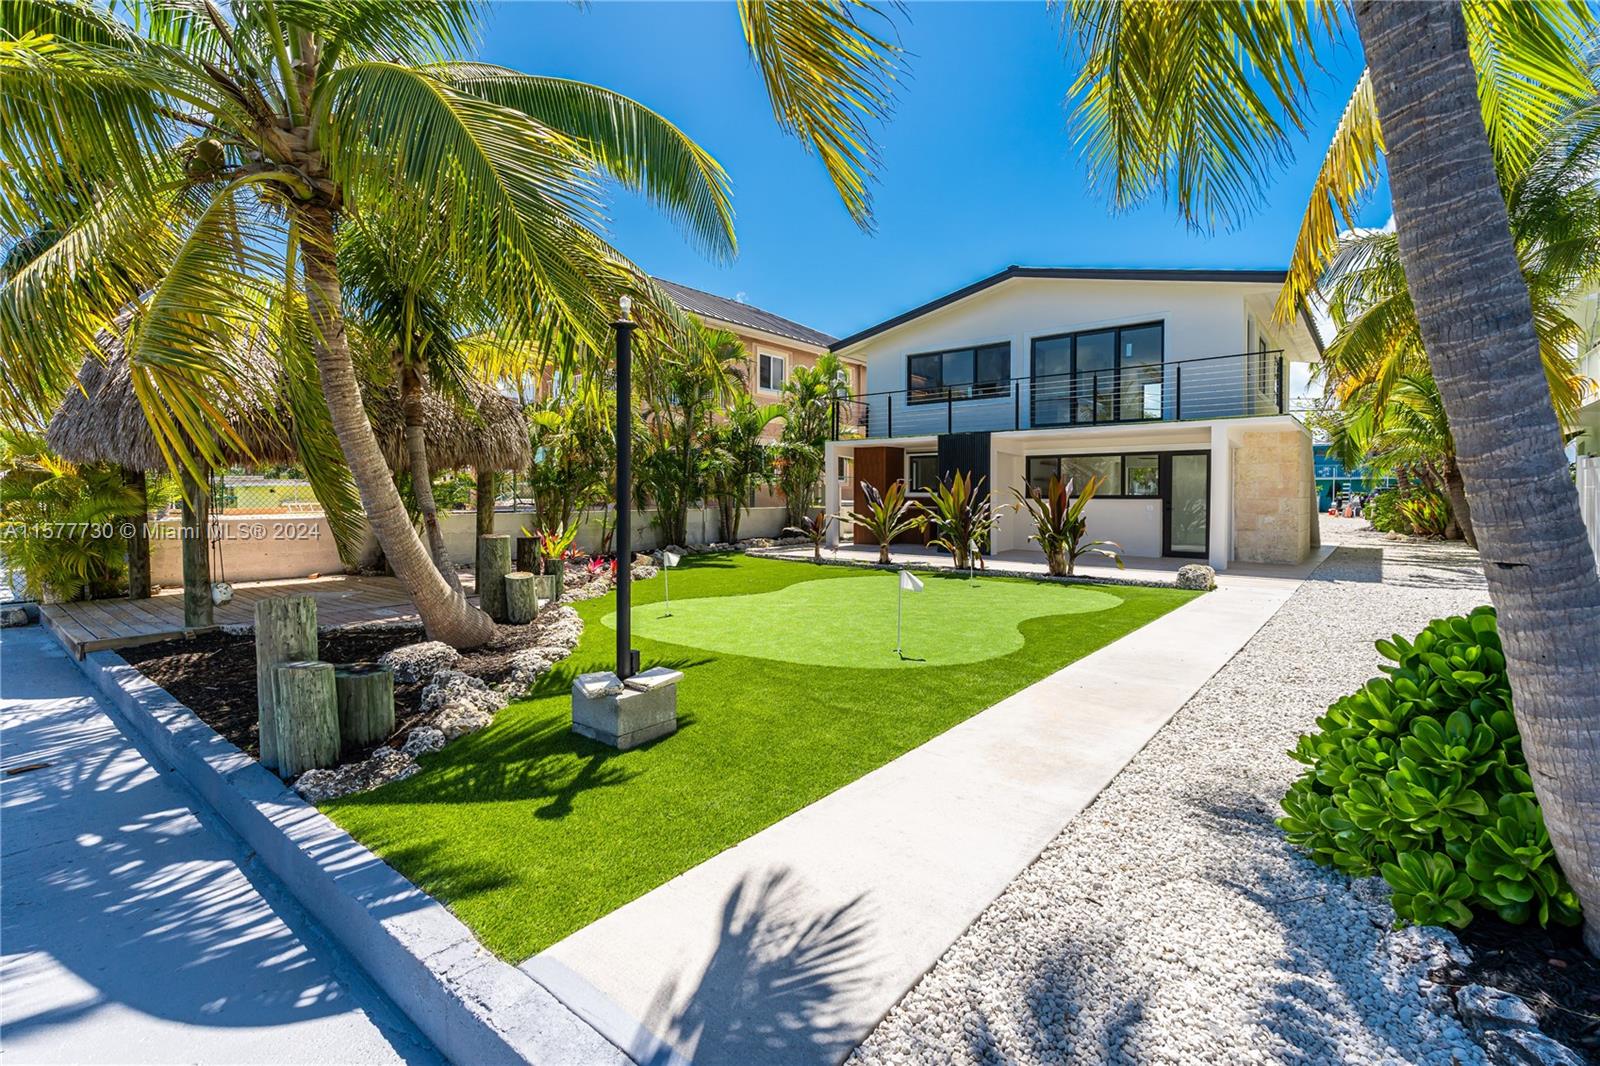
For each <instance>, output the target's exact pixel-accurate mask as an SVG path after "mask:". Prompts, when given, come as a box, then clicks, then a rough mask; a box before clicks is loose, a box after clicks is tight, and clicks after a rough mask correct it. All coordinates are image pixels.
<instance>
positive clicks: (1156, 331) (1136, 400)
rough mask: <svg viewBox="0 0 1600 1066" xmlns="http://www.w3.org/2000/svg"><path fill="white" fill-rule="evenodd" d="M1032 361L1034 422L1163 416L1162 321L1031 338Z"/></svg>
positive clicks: (1049, 423)
mask: <svg viewBox="0 0 1600 1066" xmlns="http://www.w3.org/2000/svg"><path fill="white" fill-rule="evenodd" d="M1032 364H1033V365H1032V373H1033V379H1032V382H1033V386H1032V390H1031V401H1030V404H1031V413H1032V419H1033V424H1034V425H1036V426H1065V425H1071V424H1073V423H1077V422H1089V423H1095V422H1144V421H1155V420H1159V419H1160V418H1162V417H1163V414H1164V403H1165V391H1166V390H1165V388H1164V386H1163V381H1164V378H1165V370H1166V327H1165V325H1164V324H1163V323H1161V322H1139V323H1134V324H1132V325H1127V326H1107V327H1104V328H1101V329H1086V330H1077V331H1075V332H1071V333H1056V334H1052V335H1050V336H1047V337H1035V338H1034V339H1033V345H1032Z"/></svg>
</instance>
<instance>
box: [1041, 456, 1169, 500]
mask: <svg viewBox="0 0 1600 1066" xmlns="http://www.w3.org/2000/svg"><path fill="white" fill-rule="evenodd" d="M1052 477H1060V478H1061V480H1063V481H1067V480H1070V481H1071V482H1072V484H1073V490H1074V492H1073V494H1074V495H1076V494H1077V490H1079V489H1081V488H1083V485H1084V483H1085V482H1086V481H1087V480H1088V479H1089V478H1091V477H1095V478H1099V479H1100V488H1099V489H1098V490H1097V491H1096V492H1095V499H1097V500H1100V499H1106V500H1121V499H1130V500H1148V499H1154V498H1156V497H1158V496H1160V495H1161V453H1160V452H1097V453H1095V454H1093V455H1030V456H1029V457H1028V484H1029V486H1031V487H1032V488H1035V489H1037V490H1038V491H1040V492H1045V491H1047V490H1048V489H1049V487H1050V479H1051V478H1052Z"/></svg>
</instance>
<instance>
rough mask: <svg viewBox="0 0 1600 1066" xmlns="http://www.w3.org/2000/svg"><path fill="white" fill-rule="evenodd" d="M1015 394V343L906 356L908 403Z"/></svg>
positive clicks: (978, 398)
mask: <svg viewBox="0 0 1600 1066" xmlns="http://www.w3.org/2000/svg"><path fill="white" fill-rule="evenodd" d="M1010 391H1011V344H1010V342H1009V341H1008V342H1006V343H1004V344H980V345H976V346H974V347H970V348H950V349H947V350H945V351H942V352H918V353H916V354H914V355H908V356H906V402H907V403H943V402H945V401H946V400H981V399H985V398H988V397H993V396H1004V395H1006V394H1007V393H1008V392H1010Z"/></svg>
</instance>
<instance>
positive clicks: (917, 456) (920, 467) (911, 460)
mask: <svg viewBox="0 0 1600 1066" xmlns="http://www.w3.org/2000/svg"><path fill="white" fill-rule="evenodd" d="M938 483H939V453H938V452H913V453H912V454H910V455H908V456H906V489H907V490H908V491H910V492H931V491H932V490H933V487H934V486H935V485H937V484H938Z"/></svg>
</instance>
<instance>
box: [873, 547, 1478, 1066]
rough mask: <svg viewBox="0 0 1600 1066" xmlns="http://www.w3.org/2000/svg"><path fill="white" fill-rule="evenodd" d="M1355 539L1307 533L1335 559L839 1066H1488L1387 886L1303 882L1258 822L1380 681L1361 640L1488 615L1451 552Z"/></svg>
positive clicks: (1290, 857) (1294, 859) (1465, 557)
mask: <svg viewBox="0 0 1600 1066" xmlns="http://www.w3.org/2000/svg"><path fill="white" fill-rule="evenodd" d="M1365 527H1366V523H1365V522H1364V521H1359V520H1344V519H1327V518H1325V519H1323V536H1324V539H1325V540H1326V541H1327V542H1329V543H1338V544H1340V545H1341V547H1340V549H1339V551H1338V552H1336V553H1335V554H1334V555H1333V557H1332V558H1330V559H1329V560H1328V561H1327V562H1326V563H1324V564H1323V565H1322V567H1321V568H1319V569H1318V570H1317V572H1316V573H1315V574H1314V575H1313V577H1312V578H1311V579H1310V580H1309V581H1307V582H1306V583H1305V584H1304V585H1303V586H1302V587H1301V588H1300V590H1299V591H1298V592H1296V594H1295V595H1294V596H1293V597H1292V598H1291V599H1290V600H1289V602H1288V603H1287V604H1285V605H1284V607H1283V609H1282V610H1280V611H1279V612H1278V614H1277V615H1276V616H1275V617H1274V618H1273V619H1272V620H1271V621H1269V622H1268V623H1267V625H1266V626H1265V627H1263V629H1262V630H1261V632H1260V633H1258V634H1257V635H1256V636H1255V637H1254V638H1253V639H1252V640H1251V641H1250V643H1249V644H1247V645H1246V646H1245V647H1244V648H1243V649H1242V650H1241V651H1240V652H1239V654H1238V655H1237V656H1235V658H1234V659H1233V660H1232V661H1231V662H1230V663H1229V664H1228V665H1227V666H1225V667H1224V668H1223V669H1222V670H1221V671H1220V672H1218V673H1217V675H1216V676H1215V677H1213V678H1212V679H1211V680H1210V681H1209V682H1207V683H1206V685H1205V687H1204V688H1202V689H1201V690H1200V691H1199V692H1198V693H1196V694H1195V696H1194V698H1193V699H1191V700H1190V701H1189V703H1188V704H1187V705H1186V706H1185V707H1184V708H1183V709H1182V710H1181V711H1180V712H1179V713H1178V715H1177V716H1176V717H1175V718H1174V719H1173V720H1172V722H1171V723H1170V724H1168V726H1167V727H1166V728H1165V729H1163V730H1162V731H1161V732H1160V733H1159V734H1157V736H1156V737H1155V738H1154V739H1153V740H1152V741H1151V742H1150V744H1149V745H1148V746H1147V747H1146V748H1145V750H1144V751H1143V752H1141V753H1140V755H1139V756H1138V757H1137V758H1135V759H1134V761H1133V762H1132V763H1131V764H1130V765H1129V766H1128V768H1127V769H1125V770H1124V771H1123V772H1122V773H1121V774H1120V775H1118V777H1117V778H1116V779H1115V780H1114V781H1113V782H1112V783H1111V785H1110V786H1109V787H1108V788H1107V789H1106V790H1105V792H1103V793H1102V794H1101V795H1100V796H1099V797H1098V798H1097V799H1096V800H1095V802H1094V803H1093V804H1092V805H1091V806H1090V807H1089V808H1088V809H1086V810H1085V811H1084V812H1083V814H1082V815H1080V816H1079V817H1078V818H1077V819H1076V820H1075V821H1074V822H1073V823H1072V824H1071V825H1070V826H1069V827H1068V828H1067V829H1066V830H1065V831H1063V832H1062V834H1061V835H1060V836H1059V837H1058V838H1056V840H1055V841H1054V842H1053V843H1051V844H1050V846H1049V847H1048V848H1046V849H1045V851H1044V853H1043V854H1041V855H1040V856H1039V858H1038V859H1037V860H1036V861H1035V862H1034V864H1033V865H1032V866H1030V867H1029V868H1028V869H1027V870H1025V871H1024V872H1023V873H1022V874H1021V875H1020V876H1019V877H1018V878H1017V879H1016V880H1015V881H1013V882H1012V883H1011V885H1010V886H1009V887H1007V889H1006V890H1005V891H1004V892H1003V893H1002V894H1001V895H1000V897H999V898H998V899H997V900H995V902H994V903H993V904H991V905H990V907H989V908H988V910H986V911H985V912H984V913H983V915H982V916H981V917H980V918H979V919H978V921H977V922H975V923H974V924H973V926H972V927H971V928H970V929H968V930H967V932H966V933H965V934H963V935H962V937H961V939H959V940H958V941H956V943H955V944H953V945H952V946H951V947H950V949H949V950H948V951H947V952H946V954H945V955H944V957H943V958H942V959H941V960H940V961H939V962H938V963H937V964H936V965H935V966H934V968H933V969H932V970H930V971H929V972H928V974H927V975H926V976H925V977H924V978H923V979H922V981H921V982H919V983H918V984H917V986H916V987H915V988H913V989H912V990H911V991H910V992H909V993H908V994H907V995H906V996H905V998H904V999H903V1000H901V1002H900V1003H899V1005H897V1006H896V1007H895V1008H894V1009H893V1010H892V1011H891V1012H890V1013H889V1015H888V1016H887V1017H886V1018H885V1019H884V1020H883V1022H882V1023H881V1024H880V1025H879V1026H878V1028H877V1029H875V1030H874V1031H873V1032H872V1034H871V1035H870V1036H869V1037H868V1038H867V1040H866V1041H865V1042H864V1043H863V1044H862V1045H861V1047H860V1048H858V1049H857V1050H856V1052H855V1054H854V1055H853V1056H852V1058H851V1060H850V1061H851V1062H852V1063H861V1064H866V1063H948V1062H978V1063H998V1062H1004V1063H1036V1062H1037V1063H1068V1062H1071V1063H1140V1064H1148V1063H1202V1062H1203V1063H1227V1064H1230V1066H1231V1064H1234V1063H1251V1062H1255V1063H1265V1062H1274V1063H1276V1062H1295V1063H1308V1064H1309V1063H1330V1062H1342V1063H1429V1064H1433V1063H1438V1064H1440V1066H1446V1064H1450V1063H1453V1062H1460V1063H1463V1064H1477V1063H1482V1062H1483V1061H1484V1057H1483V1054H1482V1052H1481V1051H1480V1050H1479V1048H1478V1046H1477V1045H1476V1044H1475V1043H1474V1042H1473V1040H1472V1038H1471V1037H1470V1036H1469V1035H1468V1034H1467V1033H1466V1032H1465V1031H1464V1030H1463V1029H1462V1028H1461V1026H1460V1024H1459V1023H1458V1022H1457V1021H1456V1019H1455V1016H1454V1015H1453V1013H1451V1012H1450V1010H1449V1007H1448V1004H1447V1000H1446V999H1445V998H1444V993H1443V991H1442V990H1440V989H1435V988H1432V987H1431V986H1430V985H1427V984H1426V983H1425V982H1423V978H1424V977H1425V973H1426V970H1427V969H1428V966H1427V964H1426V963H1425V962H1422V961H1419V960H1418V954H1419V952H1418V950H1417V949H1416V947H1415V944H1416V942H1417V940H1416V938H1415V937H1414V936H1412V935H1410V934H1396V933H1393V932H1391V930H1390V928H1389V926H1390V922H1391V921H1392V920H1393V912H1392V911H1391V910H1390V909H1389V907H1388V904H1387V902H1386V895H1385V892H1386V890H1385V889H1384V888H1383V886H1382V882H1381V881H1377V880H1370V881H1366V882H1362V883H1352V882H1351V881H1350V880H1349V879H1348V878H1346V877H1344V876H1342V875H1340V874H1338V873H1336V872H1334V871H1331V870H1328V869H1325V868H1323V867H1319V866H1317V865H1315V864H1314V863H1312V862H1311V861H1310V860H1309V859H1307V858H1305V857H1303V856H1302V855H1300V854H1299V853H1297V852H1295V851H1294V850H1293V849H1291V848H1290V847H1289V845H1288V844H1287V843H1285V841H1284V839H1283V836H1282V833H1281V832H1280V831H1279V830H1278V828H1277V826H1275V825H1274V824H1273V818H1274V817H1276V816H1277V814H1278V813H1279V809H1278V800H1279V799H1280V798H1281V796H1282V795H1283V792H1284V790H1285V789H1286V788H1287V787H1288V785H1289V783H1290V782H1291V781H1292V780H1293V779H1294V778H1295V777H1296V776H1297V774H1298V773H1299V771H1300V769H1301V767H1300V765H1299V764H1298V763H1296V762H1294V761H1292V760H1291V759H1289V758H1288V756H1287V755H1286V754H1285V752H1286V751H1287V749H1289V748H1290V747H1292V746H1293V744H1294V741H1295V738H1296V737H1297V736H1298V735H1299V734H1300V733H1301V732H1304V731H1306V730H1309V729H1311V728H1313V727H1314V723H1315V719H1316V717H1317V715H1318V714H1319V713H1321V712H1322V711H1323V710H1324V709H1325V708H1326V706H1327V704H1328V703H1330V702H1331V701H1332V700H1333V699H1334V698H1336V697H1337V696H1339V695H1340V694H1342V693H1345V692H1348V691H1351V690H1353V689H1355V688H1356V687H1357V686H1359V685H1360V684H1362V683H1363V682H1364V681H1366V680H1367V679H1368V678H1370V677H1372V676H1375V675H1376V673H1377V670H1376V667H1377V665H1378V662H1379V661H1380V660H1379V659H1378V656H1377V653H1376V652H1375V651H1374V650H1373V648H1372V642H1373V640H1375V639H1376V638H1379V637H1385V636H1388V635H1389V634H1391V633H1394V632H1400V633H1404V634H1408V635H1409V634H1411V633H1414V632H1415V631H1417V630H1419V629H1421V628H1422V627H1423V626H1424V625H1425V624H1426V623H1427V622H1428V621H1429V620H1430V619H1433V618H1436V617H1439V616H1441V615H1445V614H1453V613H1460V612H1465V611H1467V610H1469V609H1470V608H1472V607H1474V606H1476V605H1478V604H1481V603H1484V602H1487V599H1488V595H1487V592H1486V591H1485V589H1484V585H1483V580H1482V576H1481V575H1480V574H1478V572H1477V570H1476V558H1475V556H1473V555H1472V553H1470V552H1469V551H1467V550H1465V549H1464V548H1462V547H1460V546H1459V545H1445V544H1438V543H1420V542H1410V541H1407V542H1400V543H1396V542H1390V541H1386V540H1384V539H1383V538H1382V537H1381V536H1379V535H1377V534H1374V533H1371V532H1370V531H1367V532H1361V530H1363V529H1365ZM1379 549H1381V550H1382V555H1383V559H1382V563H1381V565H1380V560H1379ZM1380 574H1381V579H1380ZM1213 595H1217V593H1214V594H1213ZM1057 742H1059V743H1070V738H1061V739H1060V740H1058V741H1057ZM1419 982H1423V984H1422V987H1420V988H1419Z"/></svg>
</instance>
